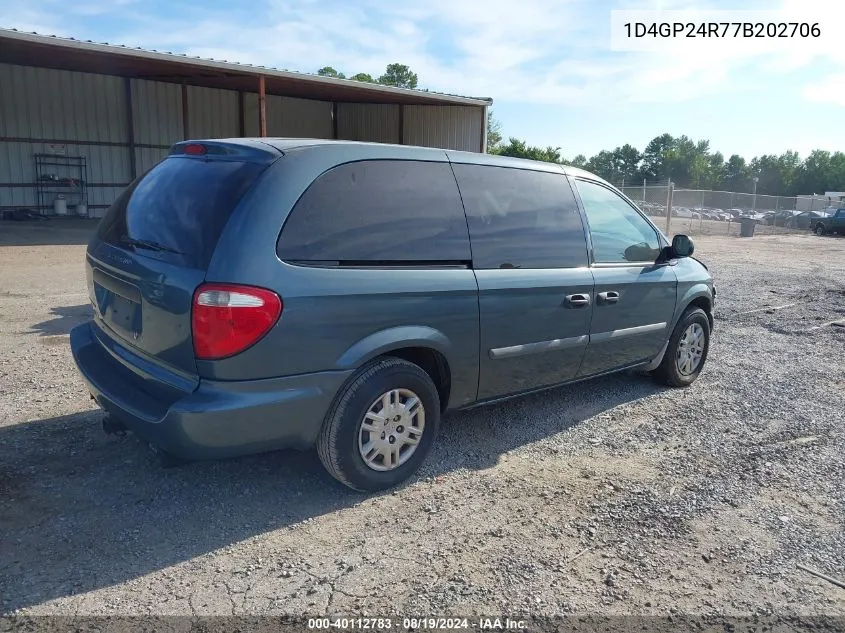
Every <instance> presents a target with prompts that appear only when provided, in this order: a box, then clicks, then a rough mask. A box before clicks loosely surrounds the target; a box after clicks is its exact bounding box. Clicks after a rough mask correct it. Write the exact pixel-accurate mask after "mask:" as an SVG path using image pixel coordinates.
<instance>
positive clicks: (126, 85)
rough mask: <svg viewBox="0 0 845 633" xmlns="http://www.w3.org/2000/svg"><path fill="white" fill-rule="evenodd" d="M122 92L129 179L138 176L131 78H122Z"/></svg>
mask: <svg viewBox="0 0 845 633" xmlns="http://www.w3.org/2000/svg"><path fill="white" fill-rule="evenodd" d="M123 94H124V98H125V99H126V140H127V142H128V143H129V180H130V181H132V180H135V178H137V176H138V164H137V157H136V156H135V119H134V113H133V112H132V80H131V79H130V78H129V77H124V78H123Z"/></svg>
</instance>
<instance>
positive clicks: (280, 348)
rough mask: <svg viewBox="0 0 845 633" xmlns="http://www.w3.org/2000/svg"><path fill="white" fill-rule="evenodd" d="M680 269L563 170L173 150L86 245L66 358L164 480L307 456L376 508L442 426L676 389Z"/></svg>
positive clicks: (348, 150) (691, 374)
mask: <svg viewBox="0 0 845 633" xmlns="http://www.w3.org/2000/svg"><path fill="white" fill-rule="evenodd" d="M692 254H693V244H692V242H691V241H690V239H689V238H687V237H686V236H683V235H677V236H675V237H674V239H673V240H672V241H671V242H669V241H668V240H667V239H666V237H665V236H664V235H663V234H662V233H661V232H660V230H658V228H657V227H656V226H654V225H653V224H652V223H651V221H650V220H649V219H648V218H647V217H646V216H645V215H643V214H642V213H641V212H640V210H639V209H637V207H636V206H635V205H634V204H633V203H632V202H631V201H630V200H628V199H627V198H626V197H625V196H623V195H622V194H621V193H620V192H619V191H618V190H616V189H615V188H614V187H612V186H610V185H609V184H608V183H607V182H604V181H603V180H601V179H600V178H597V177H596V176H593V175H592V174H589V173H587V172H585V171H582V170H579V169H573V168H569V167H564V166H561V165H556V164H550V163H539V162H533V161H525V160H521V159H511V158H504V157H497V156H490V155H486V154H474V153H465V152H457V151H449V150H438V149H432V148H422V147H409V146H394V145H384V144H369V143H355V142H344V141H321V140H306V139H266V138H264V139H231V140H208V141H205V140H197V141H185V142H181V143H178V144H176V145H174V146H173V148H172V149H171V151H170V154H169V155H168V156H167V158H165V159H164V160H162V161H161V162H160V163H158V164H157V165H156V166H154V167H153V168H152V169H150V170H149V171H148V172H147V173H146V174H144V175H143V176H141V177H139V178H138V179H137V180H136V181H135V182H133V183H132V184H131V185H130V186H129V187H128V188H127V189H126V190H125V191H124V192H123V194H122V195H121V196H120V198H119V199H118V200H116V201H115V203H114V204H113V205H112V206H111V208H110V209H109V211H108V212H107V214H106V217H105V218H104V219H103V220H102V222H101V223H100V226H99V228H98V231H97V233H96V235H95V237H94V238H93V239H92V241H91V243H90V244H89V246H88V250H87V256H86V273H87V281H88V290H89V293H90V299H91V303H92V305H93V311H94V317H93V320H91V321H90V322H88V323H85V324H83V325H80V326H78V327H77V328H75V329H74V330H73V332H72V334H71V347H72V351H73V355H74V359H75V361H76V364H77V366H78V368H79V370H80V372H81V374H82V376H83V378H84V379H85V382H86V383H87V386H88V388H89V390H90V392H91V394H92V397H93V398H94V399H95V400H96V401H97V403H98V404H99V405H100V406H101V407H102V408H103V409H104V411H105V412H106V413H107V415H106V416H105V418H104V422H103V425H104V428H105V429H106V430H107V431H117V430H126V429H128V430H131V431H132V432H133V433H135V434H136V435H137V436H139V437H140V438H142V439H143V440H144V441H146V442H147V443H149V444H150V445H151V446H152V447H154V448H155V450H156V451H158V452H159V453H160V454H161V455H162V456H163V457H165V458H166V459H180V460H181V459H189V460H190V459H209V458H210V459H215V458H224V457H230V456H235V455H244V454H249V453H256V452H263V451H269V450H275V449H281V448H291V447H292V448H298V449H311V448H313V447H316V449H317V451H318V453H319V456H320V459H321V460H322V462H323V464H324V465H325V467H326V468H327V470H328V471H329V473H331V475H333V476H334V477H335V478H336V479H338V480H339V481H341V482H342V483H344V484H346V485H347V486H349V487H351V488H353V489H356V490H363V491H370V490H380V489H384V488H388V487H391V486H394V485H396V484H398V483H400V482H402V481H403V480H405V479H407V478H408V477H409V476H411V475H412V473H414V471H415V470H416V469H417V468H418V467H419V465H420V464H421V463H422V461H423V460H424V459H425V457H426V455H427V453H428V452H429V450H430V449H431V446H432V444H433V442H434V441H435V439H436V437H437V430H438V425H439V422H440V419H441V416H442V415H443V414H444V412H446V411H448V410H453V409H462V408H466V407H471V406H476V405H480V404H487V403H493V402H496V401H499V400H502V399H504V398H510V397H513V396H517V395H520V394H525V393H529V392H533V391H537V390H541V389H548V388H550V387H554V386H556V385H562V384H566V383H571V382H574V381H581V380H584V379H587V378H591V377H595V376H601V375H604V374H608V373H611V372H618V371H620V370H625V369H629V368H640V369H643V370H646V371H649V372H651V373H652V374H653V375H654V376H655V378H656V379H657V380H659V381H661V382H663V383H665V384H667V385H670V386H674V387H685V386H687V385H690V384H691V383H692V382H693V381H694V380H695V379H696V377H697V376H698V375H699V373H700V372H701V371H702V368H703V366H704V363H705V361H706V359H707V352H708V347H709V341H710V333H711V330H712V328H713V304H714V300H715V294H716V293H715V289H714V286H713V280H712V278H711V276H710V274H709V273H708V271H707V269H706V267H705V266H704V265H703V264H701V263H700V262H699V261H697V260H696V259H694V258H692V257H691V255H692ZM589 388H590V387H589V386H588V385H585V386H584V390H585V394H588V393H589Z"/></svg>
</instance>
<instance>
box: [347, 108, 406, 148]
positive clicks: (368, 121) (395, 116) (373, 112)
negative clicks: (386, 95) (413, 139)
mask: <svg viewBox="0 0 845 633" xmlns="http://www.w3.org/2000/svg"><path fill="white" fill-rule="evenodd" d="M337 137H338V138H341V139H344V140H347V141H375V142H377V143H399V142H400V141H399V106H398V105H391V104H381V103H338V104H337Z"/></svg>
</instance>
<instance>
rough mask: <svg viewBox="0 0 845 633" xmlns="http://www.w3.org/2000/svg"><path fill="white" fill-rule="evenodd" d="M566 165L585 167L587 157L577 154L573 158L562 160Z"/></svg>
mask: <svg viewBox="0 0 845 633" xmlns="http://www.w3.org/2000/svg"><path fill="white" fill-rule="evenodd" d="M563 162H564V163H566V164H567V165H571V166H572V167H577V168H578V169H586V167H587V157H586V156H584V155H583V154H578V155H577V156H576V157H575V158H573V159H572V160H569V161H566V160H565V161H563Z"/></svg>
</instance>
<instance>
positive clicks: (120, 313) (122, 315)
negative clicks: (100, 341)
mask: <svg viewBox="0 0 845 633" xmlns="http://www.w3.org/2000/svg"><path fill="white" fill-rule="evenodd" d="M94 292H95V295H96V299H97V307H98V312H99V313H100V317H101V318H102V319H103V321H104V322H105V323H106V325H108V326H109V327H110V328H111V329H113V330H115V331H116V332H118V333H120V334H121V335H123V336H125V337H127V338H130V339H137V338H138V337H139V336H140V335H141V323H142V321H141V304H140V303H138V302H136V301H132V300H131V299H128V298H126V297H124V296H122V295H120V294H117V293H116V292H114V291H112V290H109V289H108V288H104V287H103V286H100V285H99V284H97V283H95V284H94Z"/></svg>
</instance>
